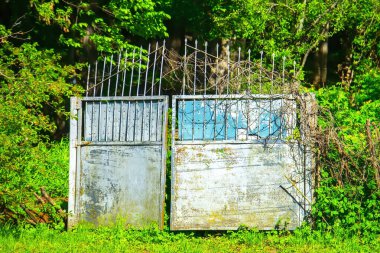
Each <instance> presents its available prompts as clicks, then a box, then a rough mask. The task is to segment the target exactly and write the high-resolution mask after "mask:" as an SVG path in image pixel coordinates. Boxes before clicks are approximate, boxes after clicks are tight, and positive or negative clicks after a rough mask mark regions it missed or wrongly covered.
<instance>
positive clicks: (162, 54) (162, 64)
mask: <svg viewBox="0 0 380 253" xmlns="http://www.w3.org/2000/svg"><path fill="white" fill-rule="evenodd" d="M164 57H165V40H164V42H163V44H162V53H161V68H160V81H159V85H158V95H159V96H160V95H161V80H162V69H163V66H164ZM159 104H160V102H159V100H157V115H156V141H158V135H159V133H160V135H161V132H162V129H161V132H159V131H158V129H159V128H158V123H159V122H158V114H159V112H160V111H159ZM173 138H174V137H173ZM161 140H162V136H161Z"/></svg>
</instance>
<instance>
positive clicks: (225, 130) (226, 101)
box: [224, 98, 228, 140]
mask: <svg viewBox="0 0 380 253" xmlns="http://www.w3.org/2000/svg"><path fill="white" fill-rule="evenodd" d="M224 103H225V105H226V110H225V113H224V139H225V140H228V98H227V99H226V100H224Z"/></svg>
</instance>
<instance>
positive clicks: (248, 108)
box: [245, 99, 250, 141]
mask: <svg viewBox="0 0 380 253" xmlns="http://www.w3.org/2000/svg"><path fill="white" fill-rule="evenodd" d="M245 103H246V106H245V109H246V114H247V133H246V136H245V140H246V141H247V140H248V135H249V110H250V106H249V105H250V104H249V103H250V100H248V99H247V100H245Z"/></svg>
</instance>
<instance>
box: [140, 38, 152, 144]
mask: <svg viewBox="0 0 380 253" xmlns="http://www.w3.org/2000/svg"><path fill="white" fill-rule="evenodd" d="M149 59H150V43H149V45H148V60H147V62H146V71H145V81H144V94H143V96H144V97H145V96H146V89H147V84H148V73H149ZM142 102H143V111H142V117H141V141H143V138H144V117H145V116H144V114H145V100H143V101H142ZM149 127H150V122H149Z"/></svg>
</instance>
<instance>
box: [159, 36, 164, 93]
mask: <svg viewBox="0 0 380 253" xmlns="http://www.w3.org/2000/svg"><path fill="white" fill-rule="evenodd" d="M164 58H165V40H164V42H163V44H162V55H161V69H160V83H159V86H158V95H159V96H161V80H162V69H163V66H164Z"/></svg>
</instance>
